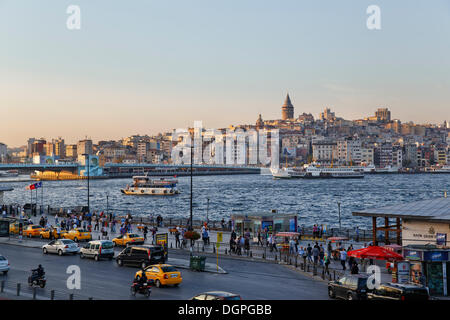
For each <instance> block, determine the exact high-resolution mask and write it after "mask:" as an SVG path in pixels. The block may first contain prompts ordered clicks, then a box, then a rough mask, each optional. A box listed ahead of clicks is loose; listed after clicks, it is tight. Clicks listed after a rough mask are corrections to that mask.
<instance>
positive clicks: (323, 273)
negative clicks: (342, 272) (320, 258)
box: [322, 269, 325, 280]
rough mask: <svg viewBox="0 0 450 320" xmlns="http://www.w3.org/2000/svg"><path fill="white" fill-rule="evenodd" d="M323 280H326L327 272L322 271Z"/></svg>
mask: <svg viewBox="0 0 450 320" xmlns="http://www.w3.org/2000/svg"><path fill="white" fill-rule="evenodd" d="M322 279H323V280H325V270H324V269H322Z"/></svg>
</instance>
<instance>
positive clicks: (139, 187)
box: [120, 176, 180, 196]
mask: <svg viewBox="0 0 450 320" xmlns="http://www.w3.org/2000/svg"><path fill="white" fill-rule="evenodd" d="M177 183H178V180H177V179H175V178H170V179H168V178H155V177H149V176H135V177H133V185H132V186H129V185H127V187H126V188H124V189H120V191H121V192H122V193H123V194H125V195H132V196H141V195H143V196H147V195H150V196H173V195H176V194H179V193H180V191H179V190H178V189H177Z"/></svg>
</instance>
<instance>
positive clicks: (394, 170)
mask: <svg viewBox="0 0 450 320" xmlns="http://www.w3.org/2000/svg"><path fill="white" fill-rule="evenodd" d="M398 170H399V167H396V166H390V165H389V166H386V167H384V168H376V169H375V172H376V173H398Z"/></svg>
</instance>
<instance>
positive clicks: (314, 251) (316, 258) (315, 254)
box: [312, 246, 320, 265]
mask: <svg viewBox="0 0 450 320" xmlns="http://www.w3.org/2000/svg"><path fill="white" fill-rule="evenodd" d="M319 253H320V249H319V247H318V246H314V248H313V249H312V255H313V258H314V264H315V265H317V263H318V262H319Z"/></svg>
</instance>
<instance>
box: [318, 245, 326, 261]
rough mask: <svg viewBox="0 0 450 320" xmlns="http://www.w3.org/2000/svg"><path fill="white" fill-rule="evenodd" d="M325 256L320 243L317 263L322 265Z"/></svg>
mask: <svg viewBox="0 0 450 320" xmlns="http://www.w3.org/2000/svg"><path fill="white" fill-rule="evenodd" d="M324 258H325V250H324V249H323V247H322V244H320V247H319V263H320V265H321V266H323V259H324Z"/></svg>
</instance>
